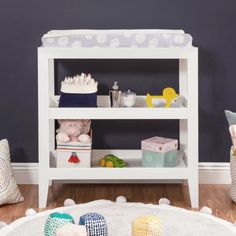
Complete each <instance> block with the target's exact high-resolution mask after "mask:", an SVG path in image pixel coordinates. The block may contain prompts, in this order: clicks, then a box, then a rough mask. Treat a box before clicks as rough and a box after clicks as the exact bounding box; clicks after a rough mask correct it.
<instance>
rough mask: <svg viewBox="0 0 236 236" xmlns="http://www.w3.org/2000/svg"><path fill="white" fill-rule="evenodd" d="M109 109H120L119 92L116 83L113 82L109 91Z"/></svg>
mask: <svg viewBox="0 0 236 236" xmlns="http://www.w3.org/2000/svg"><path fill="white" fill-rule="evenodd" d="M109 95H110V103H111V107H120V101H121V91H120V90H119V86H118V82H116V81H115V82H114V85H113V86H112V90H110V91H109Z"/></svg>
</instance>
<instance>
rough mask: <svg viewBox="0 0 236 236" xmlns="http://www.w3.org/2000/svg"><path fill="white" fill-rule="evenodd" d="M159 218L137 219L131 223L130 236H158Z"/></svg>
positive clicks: (159, 231) (145, 217)
mask: <svg viewBox="0 0 236 236" xmlns="http://www.w3.org/2000/svg"><path fill="white" fill-rule="evenodd" d="M160 235H161V221H160V218H159V217H157V216H153V215H148V216H144V217H139V218H137V219H135V220H134V221H133V222H132V236H160Z"/></svg>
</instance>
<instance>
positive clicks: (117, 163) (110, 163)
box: [99, 154, 126, 168]
mask: <svg viewBox="0 0 236 236" xmlns="http://www.w3.org/2000/svg"><path fill="white" fill-rule="evenodd" d="M99 165H100V166H101V167H110V168H112V167H116V168H123V167H126V163H125V161H124V160H122V159H120V158H119V157H117V156H115V155H113V154H108V155H106V156H104V157H103V158H102V159H100V161H99Z"/></svg>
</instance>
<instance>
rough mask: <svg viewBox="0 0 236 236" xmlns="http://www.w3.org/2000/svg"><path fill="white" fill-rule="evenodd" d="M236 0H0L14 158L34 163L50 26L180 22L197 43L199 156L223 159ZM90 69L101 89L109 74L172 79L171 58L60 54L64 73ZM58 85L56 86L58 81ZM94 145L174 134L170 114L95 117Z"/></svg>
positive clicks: (131, 84)
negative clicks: (165, 117) (43, 50)
mask: <svg viewBox="0 0 236 236" xmlns="http://www.w3.org/2000/svg"><path fill="white" fill-rule="evenodd" d="M235 12H236V2H235V1H234V0H228V1H222V0H207V1H195V0H189V1H185V0H179V1H170V0H162V1H158V0H149V1H142V0H127V1H112V0H99V1H96V0H93V1H89V0H70V1H66V0H51V1H46V0H34V1H28V0H21V1H17V0H12V1H1V3H0V30H1V33H0V81H1V86H0V121H1V122H0V138H5V137H6V138H8V139H9V141H10V144H11V148H12V158H13V161H15V162H37V159H38V157H37V51H36V50H37V47H38V46H39V45H40V44H41V41H40V38H41V36H42V35H43V34H44V33H45V32H47V31H48V30H51V29H73V28H78V29H79V28H94V29H111V28H115V29H116V28H117V29H118V28H127V29H136V28H141V29H142V28H170V29H179V28H181V29H184V30H185V31H186V32H188V33H190V34H191V35H192V36H193V39H194V45H196V46H198V47H199V95H200V98H199V102H200V106H199V118H200V161H210V162H214V161H219V162H221V161H228V160H229V157H228V153H229V146H230V138H229V135H228V131H227V123H226V121H225V117H224V113H223V111H224V109H225V108H228V109H232V110H235V111H236V102H235V100H234V94H235V87H236V80H235V78H236V77H235V67H236V61H235V56H234V55H235V53H236V45H235V42H236V31H235V30H234V28H235V27H234V26H235V25H234V24H235V22H236V14H235ZM82 71H84V72H91V73H93V75H94V77H95V78H96V79H97V80H98V81H99V82H100V93H101V94H105V93H107V89H108V88H109V87H110V86H111V84H112V82H113V81H114V80H118V81H119V82H120V84H121V87H122V89H128V88H131V89H133V90H134V91H136V92H137V93H139V94H145V93H146V92H147V91H150V92H152V93H159V92H160V91H161V90H162V88H163V87H165V86H169V85H171V86H173V87H175V88H176V89H178V85H177V71H178V62H177V61H170V62H167V61H144V60H141V61H135V60H134V61H125V60H123V61H110V62H109V61H96V60H91V61H85V60H81V61H58V62H57V63H56V75H57V76H56V77H57V78H56V79H57V83H58V82H60V80H62V79H63V77H64V75H68V74H69V75H74V74H75V73H79V72H82ZM56 87H57V85H56ZM93 128H94V147H95V148H139V146H140V139H143V138H146V137H151V136H153V135H156V134H158V135H163V136H170V137H177V133H178V122H176V121H138V122H137V123H134V122H133V121H113V122H111V121H108V122H106V123H104V122H103V121H96V122H94V123H93Z"/></svg>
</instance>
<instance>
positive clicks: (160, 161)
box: [142, 150, 177, 167]
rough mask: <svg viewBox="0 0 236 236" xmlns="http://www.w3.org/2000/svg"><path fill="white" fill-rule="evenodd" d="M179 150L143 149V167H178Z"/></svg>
mask: <svg viewBox="0 0 236 236" xmlns="http://www.w3.org/2000/svg"><path fill="white" fill-rule="evenodd" d="M176 165H177V150H171V151H168V152H165V153H161V152H152V151H147V150H142V166H143V167H176Z"/></svg>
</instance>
